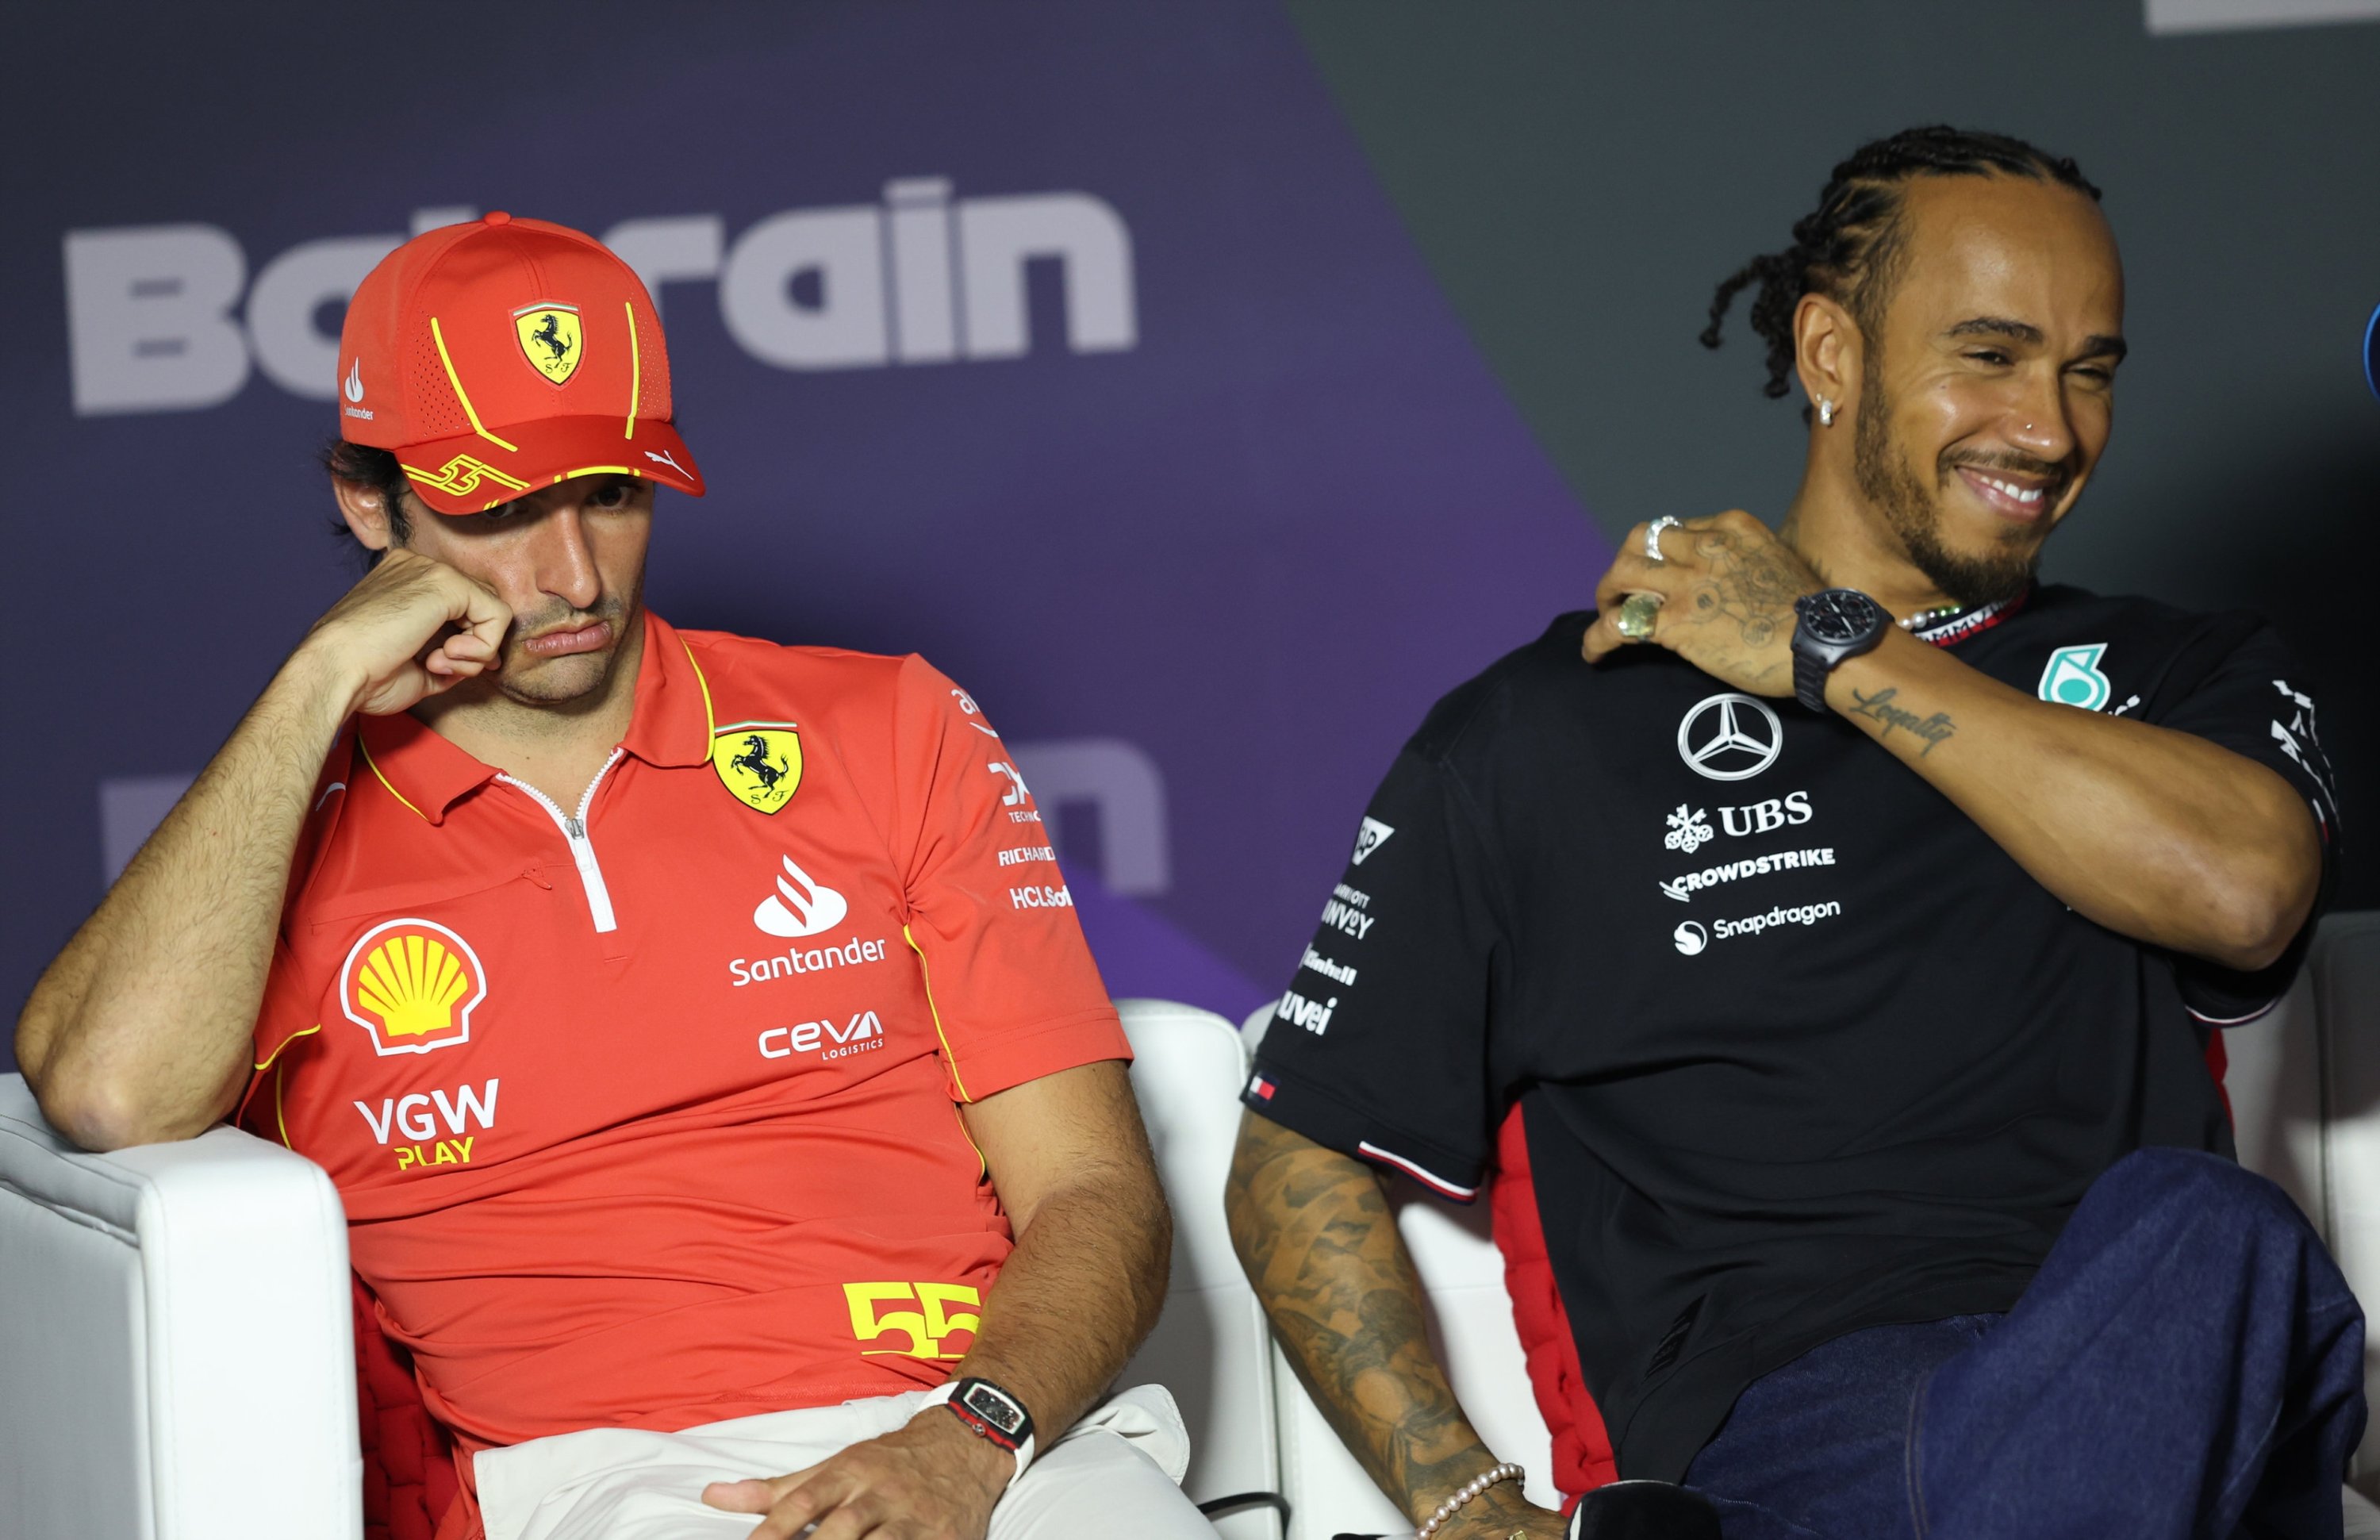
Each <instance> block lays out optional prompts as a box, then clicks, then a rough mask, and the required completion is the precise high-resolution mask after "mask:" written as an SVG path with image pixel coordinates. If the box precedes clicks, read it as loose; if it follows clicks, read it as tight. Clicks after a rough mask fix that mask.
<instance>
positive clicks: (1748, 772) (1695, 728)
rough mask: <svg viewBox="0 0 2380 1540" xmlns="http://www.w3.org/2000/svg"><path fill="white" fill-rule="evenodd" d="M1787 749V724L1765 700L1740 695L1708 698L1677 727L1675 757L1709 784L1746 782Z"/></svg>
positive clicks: (1729, 694)
mask: <svg viewBox="0 0 2380 1540" xmlns="http://www.w3.org/2000/svg"><path fill="white" fill-rule="evenodd" d="M1784 749H1785V724H1784V723H1783V722H1781V721H1778V720H1777V713H1776V712H1774V711H1772V710H1770V709H1768V705H1767V702H1766V701H1763V700H1761V699H1759V698H1757V697H1754V696H1748V695H1738V694H1736V693H1735V692H1734V691H1732V690H1730V691H1729V692H1728V693H1726V694H1725V695H1715V696H1706V697H1704V698H1703V699H1701V700H1699V701H1696V702H1695V703H1694V709H1692V710H1690V711H1688V712H1687V713H1686V715H1685V720H1683V721H1681V722H1679V723H1678V758H1681V759H1683V760H1684V761H1685V762H1686V768H1687V769H1688V770H1693V771H1694V773H1695V774H1696V775H1699V776H1703V777H1705V778H1706V779H1707V780H1711V781H1749V780H1751V779H1752V778H1753V777H1754V776H1755V775H1758V774H1759V773H1760V772H1761V771H1762V770H1767V768H1768V767H1769V766H1771V765H1773V764H1775V763H1776V762H1777V756H1778V755H1779V754H1780V753H1782V752H1784Z"/></svg>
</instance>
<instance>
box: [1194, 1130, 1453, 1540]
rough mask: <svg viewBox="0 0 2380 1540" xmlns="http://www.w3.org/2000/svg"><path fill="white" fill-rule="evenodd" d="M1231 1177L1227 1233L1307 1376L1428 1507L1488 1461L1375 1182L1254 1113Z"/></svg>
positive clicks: (1374, 1463) (1318, 1399) (1347, 1435)
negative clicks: (1431, 1333)
mask: <svg viewBox="0 0 2380 1540" xmlns="http://www.w3.org/2000/svg"><path fill="white" fill-rule="evenodd" d="M1232 1187H1233V1191H1232V1201H1231V1203H1230V1205H1229V1208H1230V1215H1231V1224H1232V1240H1233V1245H1234V1246H1235V1247H1236V1248H1237V1249H1238V1251H1239V1254H1240V1260H1241V1263H1242V1265H1243V1266H1245V1267H1246V1269H1247V1273H1248V1277H1249V1279H1250V1280H1251V1281H1252V1282H1253V1283H1254V1284H1255V1285H1256V1291H1257V1297H1258V1298H1259V1299H1261V1300H1262V1301H1263V1302H1264V1307H1265V1313H1266V1315H1267V1316H1269V1317H1270V1318H1271V1320H1272V1326H1273V1331H1274V1333H1275V1335H1276V1336H1278V1337H1279V1338H1280V1340H1281V1349H1282V1351H1283V1352H1284V1353H1286V1354H1287V1355H1288V1358H1289V1361H1290V1363H1291V1364H1292V1365H1293V1366H1294V1367H1295V1369H1296V1370H1297V1376H1298V1377H1299V1378H1300V1379H1301V1380H1303V1381H1305V1387H1306V1389H1307V1390H1308V1391H1310V1392H1311V1393H1312V1395H1313V1397H1314V1402H1315V1404H1316V1405H1317V1406H1318V1407H1319V1408H1320V1409H1321V1411H1322V1414H1323V1416H1324V1417H1326V1418H1327V1419H1329V1421H1330V1425H1331V1427H1332V1428H1333V1429H1334V1430H1335V1431H1336V1432H1337V1433H1338V1435H1339V1437H1341V1438H1342V1440H1344V1441H1345V1443H1346V1445H1347V1447H1348V1448H1349V1449H1351V1450H1353V1451H1354V1454H1355V1457H1356V1459H1357V1460H1358V1461H1360V1462H1361V1463H1362V1464H1363V1466H1364V1469H1365V1471H1366V1473H1369V1474H1370V1476H1371V1477H1372V1479H1373V1480H1374V1481H1376V1482H1378V1484H1379V1485H1380V1487H1381V1489H1382V1490H1384V1491H1387V1492H1390V1493H1392V1494H1402V1495H1403V1498H1404V1499H1405V1503H1406V1509H1407V1511H1408V1512H1418V1513H1427V1512H1428V1510H1429V1509H1430V1508H1431V1507H1433V1506H1435V1505H1436V1503H1437V1501H1438V1500H1439V1498H1441V1497H1443V1496H1444V1495H1445V1494H1446V1493H1448V1492H1451V1491H1452V1490H1453V1489H1454V1488H1455V1487H1457V1486H1460V1485H1462V1484H1463V1482H1464V1481H1466V1480H1468V1479H1469V1478H1470V1477H1471V1476H1473V1475H1475V1474H1476V1473H1478V1472H1479V1470H1481V1469H1482V1468H1483V1467H1484V1466H1485V1465H1486V1464H1487V1463H1488V1462H1490V1461H1491V1457H1490V1456H1488V1453H1487V1450H1486V1449H1485V1447H1484V1446H1483V1445H1482V1444H1481V1443H1480V1440H1479V1437H1478V1435H1477V1434H1476V1433H1475V1432H1474V1431H1473V1430H1472V1427H1471V1425H1470V1424H1469V1423H1468V1422H1467V1421H1466V1420H1465V1419H1464V1417H1463V1408H1462V1407H1461V1406H1460V1405H1458V1404H1457V1403H1456V1401H1455V1399H1454V1392H1453V1390H1452V1389H1451V1388H1449V1386H1448V1384H1447V1380H1446V1373H1445V1370H1444V1369H1443V1368H1441V1367H1440V1366H1439V1362H1438V1358H1437V1355H1436V1354H1435V1353H1434V1352H1432V1351H1431V1349H1430V1345H1429V1338H1428V1334H1427V1330H1426V1329H1425V1327H1424V1324H1423V1318H1422V1311H1421V1282H1420V1279H1418V1278H1417V1277H1416V1276H1415V1273H1414V1270H1413V1263H1412V1261H1411V1259H1410V1258H1409V1257H1407V1256H1406V1255H1405V1252H1404V1247H1403V1243H1402V1242H1401V1241H1400V1240H1399V1239H1398V1237H1397V1224H1396V1217H1395V1215H1394V1214H1393V1213H1391V1212H1390V1208H1389V1205H1388V1200H1387V1198H1386V1197H1385V1196H1384V1194H1382V1193H1381V1191H1380V1184H1379V1182H1378V1180H1377V1179H1376V1178H1375V1177H1374V1176H1373V1174H1372V1172H1371V1171H1370V1170H1367V1169H1366V1167H1364V1166H1363V1165H1361V1164H1359V1163H1358V1162H1356V1161H1354V1160H1353V1159H1350V1158H1348V1157H1346V1156H1343V1155H1341V1154H1339V1153H1338V1152H1337V1151H1335V1150H1329V1149H1324V1148H1322V1147H1320V1146H1317V1145H1315V1144H1313V1143H1311V1142H1310V1141H1308V1140H1306V1139H1305V1138H1304V1137H1303V1136H1301V1135H1299V1134H1293V1133H1291V1132H1290V1131H1289V1130H1287V1129H1284V1128H1281V1127H1280V1126H1279V1125H1278V1124H1275V1123H1272V1122H1269V1121H1268V1120H1265V1119H1261V1118H1255V1117H1252V1118H1250V1119H1248V1120H1247V1123H1246V1126H1245V1131H1244V1133H1243V1134H1242V1136H1241V1140H1240V1145H1239V1148H1238V1151H1237V1152H1236V1154H1235V1155H1234V1156H1233V1170H1232Z"/></svg>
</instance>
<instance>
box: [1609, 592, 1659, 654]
mask: <svg viewBox="0 0 2380 1540" xmlns="http://www.w3.org/2000/svg"><path fill="white" fill-rule="evenodd" d="M1660 612H1661V596H1660V595H1659V594H1657V593H1632V594H1630V595H1629V596H1628V597H1627V598H1626V599H1623V600H1621V601H1620V613H1619V615H1618V616H1617V617H1616V618H1615V619H1614V620H1613V621H1612V623H1611V624H1612V625H1613V627H1614V628H1615V629H1617V630H1618V631H1619V633H1620V634H1621V636H1622V637H1626V638H1627V639H1628V640H1630V641H1632V642H1641V641H1643V640H1645V638H1646V637H1650V636H1651V635H1652V634H1653V617H1654V616H1655V615H1657V614H1658V613H1660Z"/></svg>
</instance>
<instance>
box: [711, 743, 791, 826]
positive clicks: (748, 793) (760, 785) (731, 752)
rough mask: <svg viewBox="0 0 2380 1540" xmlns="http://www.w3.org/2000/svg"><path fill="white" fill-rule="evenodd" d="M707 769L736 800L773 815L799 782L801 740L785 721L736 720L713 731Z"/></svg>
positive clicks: (789, 797)
mask: <svg viewBox="0 0 2380 1540" xmlns="http://www.w3.org/2000/svg"><path fill="white" fill-rule="evenodd" d="M710 768H711V769H712V770H716V771H718V772H719V783H720V784H721V785H722V786H724V787H726V788H727V790H728V792H729V793H730V794H732V795H733V796H734V797H735V800H736V801H738V802H740V803H742V804H743V805H744V806H747V807H749V808H751V809H752V810H753V811H754V812H758V813H774V812H776V810H777V809H778V808H780V807H783V806H784V805H785V804H786V803H788V802H791V801H792V800H793V799H794V793H795V791H796V790H797V789H798V788H799V787H800V786H801V783H802V738H801V734H799V733H796V732H795V730H794V724H793V723H792V722H789V721H739V722H735V723H733V724H731V725H729V726H726V727H722V728H718V729H716V730H714V731H713V732H712V734H711V737H710Z"/></svg>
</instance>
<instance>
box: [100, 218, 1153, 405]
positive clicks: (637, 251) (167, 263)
mask: <svg viewBox="0 0 2380 1540" xmlns="http://www.w3.org/2000/svg"><path fill="white" fill-rule="evenodd" d="M522 212H526V213H533V212H537V211H535V210H524V211H522ZM479 215H480V211H479V210H477V209H469V208H442V209H421V210H418V211H416V212H415V213H414V215H413V219H412V225H413V233H414V234H416V235H419V234H421V233H422V232H424V231H427V230H433V229H437V228H439V227H440V226H442V225H446V224H462V223H465V222H466V221H468V220H472V219H476V218H478V217H479ZM392 223H394V222H392ZM404 238H405V237H404V236H402V235H400V234H395V233H381V234H375V235H365V236H331V237H328V238H325V239H321V240H310V241H305V242H301V243H300V244H298V245H297V246H293V247H291V248H290V249H288V250H286V251H284V252H281V253H279V254H278V255H276V256H274V257H273V259H272V260H271V261H267V262H265V263H264V265H263V266H262V267H261V269H260V270H258V272H257V273H256V275H255V281H254V282H252V283H251V282H250V281H249V254H248V252H247V250H246V249H244V248H243V247H242V246H241V244H240V242H239V239H238V237H237V236H234V235H233V234H232V233H231V232H230V231H228V230H225V229H223V228H221V227H220V226H218V225H213V224H137V225H123V226H115V227H111V228H107V229H95V230H69V231H67V233H66V238H65V256H66V300H67V345H68V353H69V356H70V359H71V369H70V371H69V372H70V376H71V379H72V382H73V394H74V409H75V414H76V415H77V416H78V417H98V416H104V415H109V414H114V413H124V412H173V411H192V410H200V409H203V408H206V407H210V406H221V405H223V404H224V403H225V402H226V401H229V400H230V399H231V398H232V397H233V396H235V395H237V394H239V392H240V390H241V389H242V388H243V387H244V386H246V384H247V383H248V379H249V371H250V370H251V369H254V370H261V371H262V373H263V374H264V377H265V378H266V379H268V380H270V381H272V382H273V383H274V384H275V385H277V386H279V387H280V388H281V389H283V390H285V391H287V392H288V393H289V394H292V395H298V396H305V397H309V398H310V399H314V400H319V401H330V400H332V399H334V397H336V396H338V395H340V394H345V395H346V399H347V402H348V405H347V406H345V407H343V408H342V410H344V411H346V412H347V413H348V415H350V416H354V417H358V418H368V417H370V415H371V413H370V408H367V407H364V406H361V405H359V404H360V403H361V401H362V400H363V396H364V392H365V391H366V389H367V388H370V389H375V390H377V389H382V388H384V387H385V386H387V385H388V384H391V383H393V382H386V381H373V380H366V379H364V378H362V377H361V376H360V374H359V373H358V371H357V370H355V369H353V368H352V367H350V368H349V369H348V370H347V371H346V378H345V379H344V380H343V379H342V377H341V371H340V370H341V365H342V363H343V362H344V360H343V359H341V358H340V357H339V333H338V322H337V319H336V318H337V314H338V312H337V310H336V309H334V307H337V306H340V305H343V304H345V303H346V300H347V298H348V297H350V296H351V295H353V294H354V293H355V290H356V285H358V284H360V283H361V282H363V277H364V274H365V273H369V272H370V271H371V269H372V266H373V264H374V263H376V262H378V261H380V260H381V259H382V258H383V257H385V256H387V255H388V254H389V253H390V252H391V251H393V250H395V249H396V248H397V246H398V245H399V243H401V242H402V241H403V240H404ZM600 238H601V240H602V242H603V244H604V245H606V246H608V247H610V248H611V249H613V251H615V252H617V253H618V254H619V256H620V258H621V260H622V261H625V262H626V263H627V264H628V265H629V266H630V267H632V268H634V269H636V270H637V276H638V277H640V278H642V279H643V280H644V283H645V287H646V289H647V290H649V291H650V293H651V294H652V297H653V299H654V302H655V304H656V305H662V304H664V303H665V304H667V305H668V306H669V307H670V308H672V309H675V308H677V307H680V306H685V305H689V304H694V303H698V298H697V295H696V293H695V292H694V290H695V288H696V285H710V286H711V290H712V294H713V297H714V298H715V302H716V303H717V305H718V307H719V318H720V321H722V323H723V324H724V326H725V328H726V331H727V334H728V335H729V336H730V337H732V338H734V339H735V344H736V346H738V347H740V348H741V349H742V350H743V351H744V353H745V354H746V355H747V357H749V358H753V359H754V360H756V361H758V362H759V363H762V364H766V365H768V366H769V367H771V368H772V369H783V370H804V371H807V370H844V369H885V368H889V367H892V366H893V365H896V364H897V365H916V364H948V363H957V362H961V361H974V360H977V359H994V358H1023V357H1024V356H1025V355H1026V353H1028V352H1030V351H1031V350H1032V346H1033V327H1032V324H1031V320H1030V317H1029V315H1028V313H1027V311H1028V304H1029V301H1028V298H1027V285H1026V277H1025V270H1026V263H1028V262H1032V261H1049V262H1050V263H1052V264H1054V265H1055V267H1056V268H1057V270H1058V273H1059V275H1060V279H1061V283H1062V289H1063V293H1064V326H1065V336H1066V348H1067V350H1068V351H1069V352H1073V353H1118V352H1128V351H1130V350H1131V349H1132V348H1133V347H1134V346H1137V344H1138V342H1139V337H1140V323H1139V314H1138V309H1137V307H1136V304H1135V297H1134V273H1133V250H1132V232H1131V230H1129V229H1128V228H1127V227H1126V226H1125V224H1124V222H1123V216H1122V215H1121V214H1119V213H1117V212H1116V211H1115V209H1114V207H1113V206H1112V205H1111V204H1109V203H1108V202H1107V201H1106V200H1104V199H1101V198H1099V197H1096V196H1094V195H1093V194H1091V193H1087V192H1074V191H1067V192H1033V193H1006V194H995V195H993V196H990V197H980V198H953V196H952V185H951V181H950V178H948V177H946V176H906V177H899V178H895V179H894V180H892V181H889V182H887V183H885V184H884V188H883V201H882V202H881V203H853V204H844V205H838V206H835V207H830V208H807V209H788V210H786V211H784V212H782V213H774V214H771V215H768V216H767V217H765V218H763V219H761V220H759V222H758V223H756V224H752V225H750V226H748V227H747V228H746V229H744V230H742V231H740V232H738V233H737V234H736V235H735V237H734V238H733V239H732V240H731V239H730V238H729V236H728V233H727V228H726V222H725V221H724V220H722V218H721V217H720V216H719V215H717V214H689V215H683V216H679V217H674V218H662V219H627V220H623V221H620V222H619V223H617V224H613V225H612V226H611V227H610V228H608V229H606V230H604V231H602V232H601V237H600ZM665 285H666V287H665ZM326 321H327V322H328V326H329V329H328V330H327V331H326V330H325V329H324V324H325V322H326Z"/></svg>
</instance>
